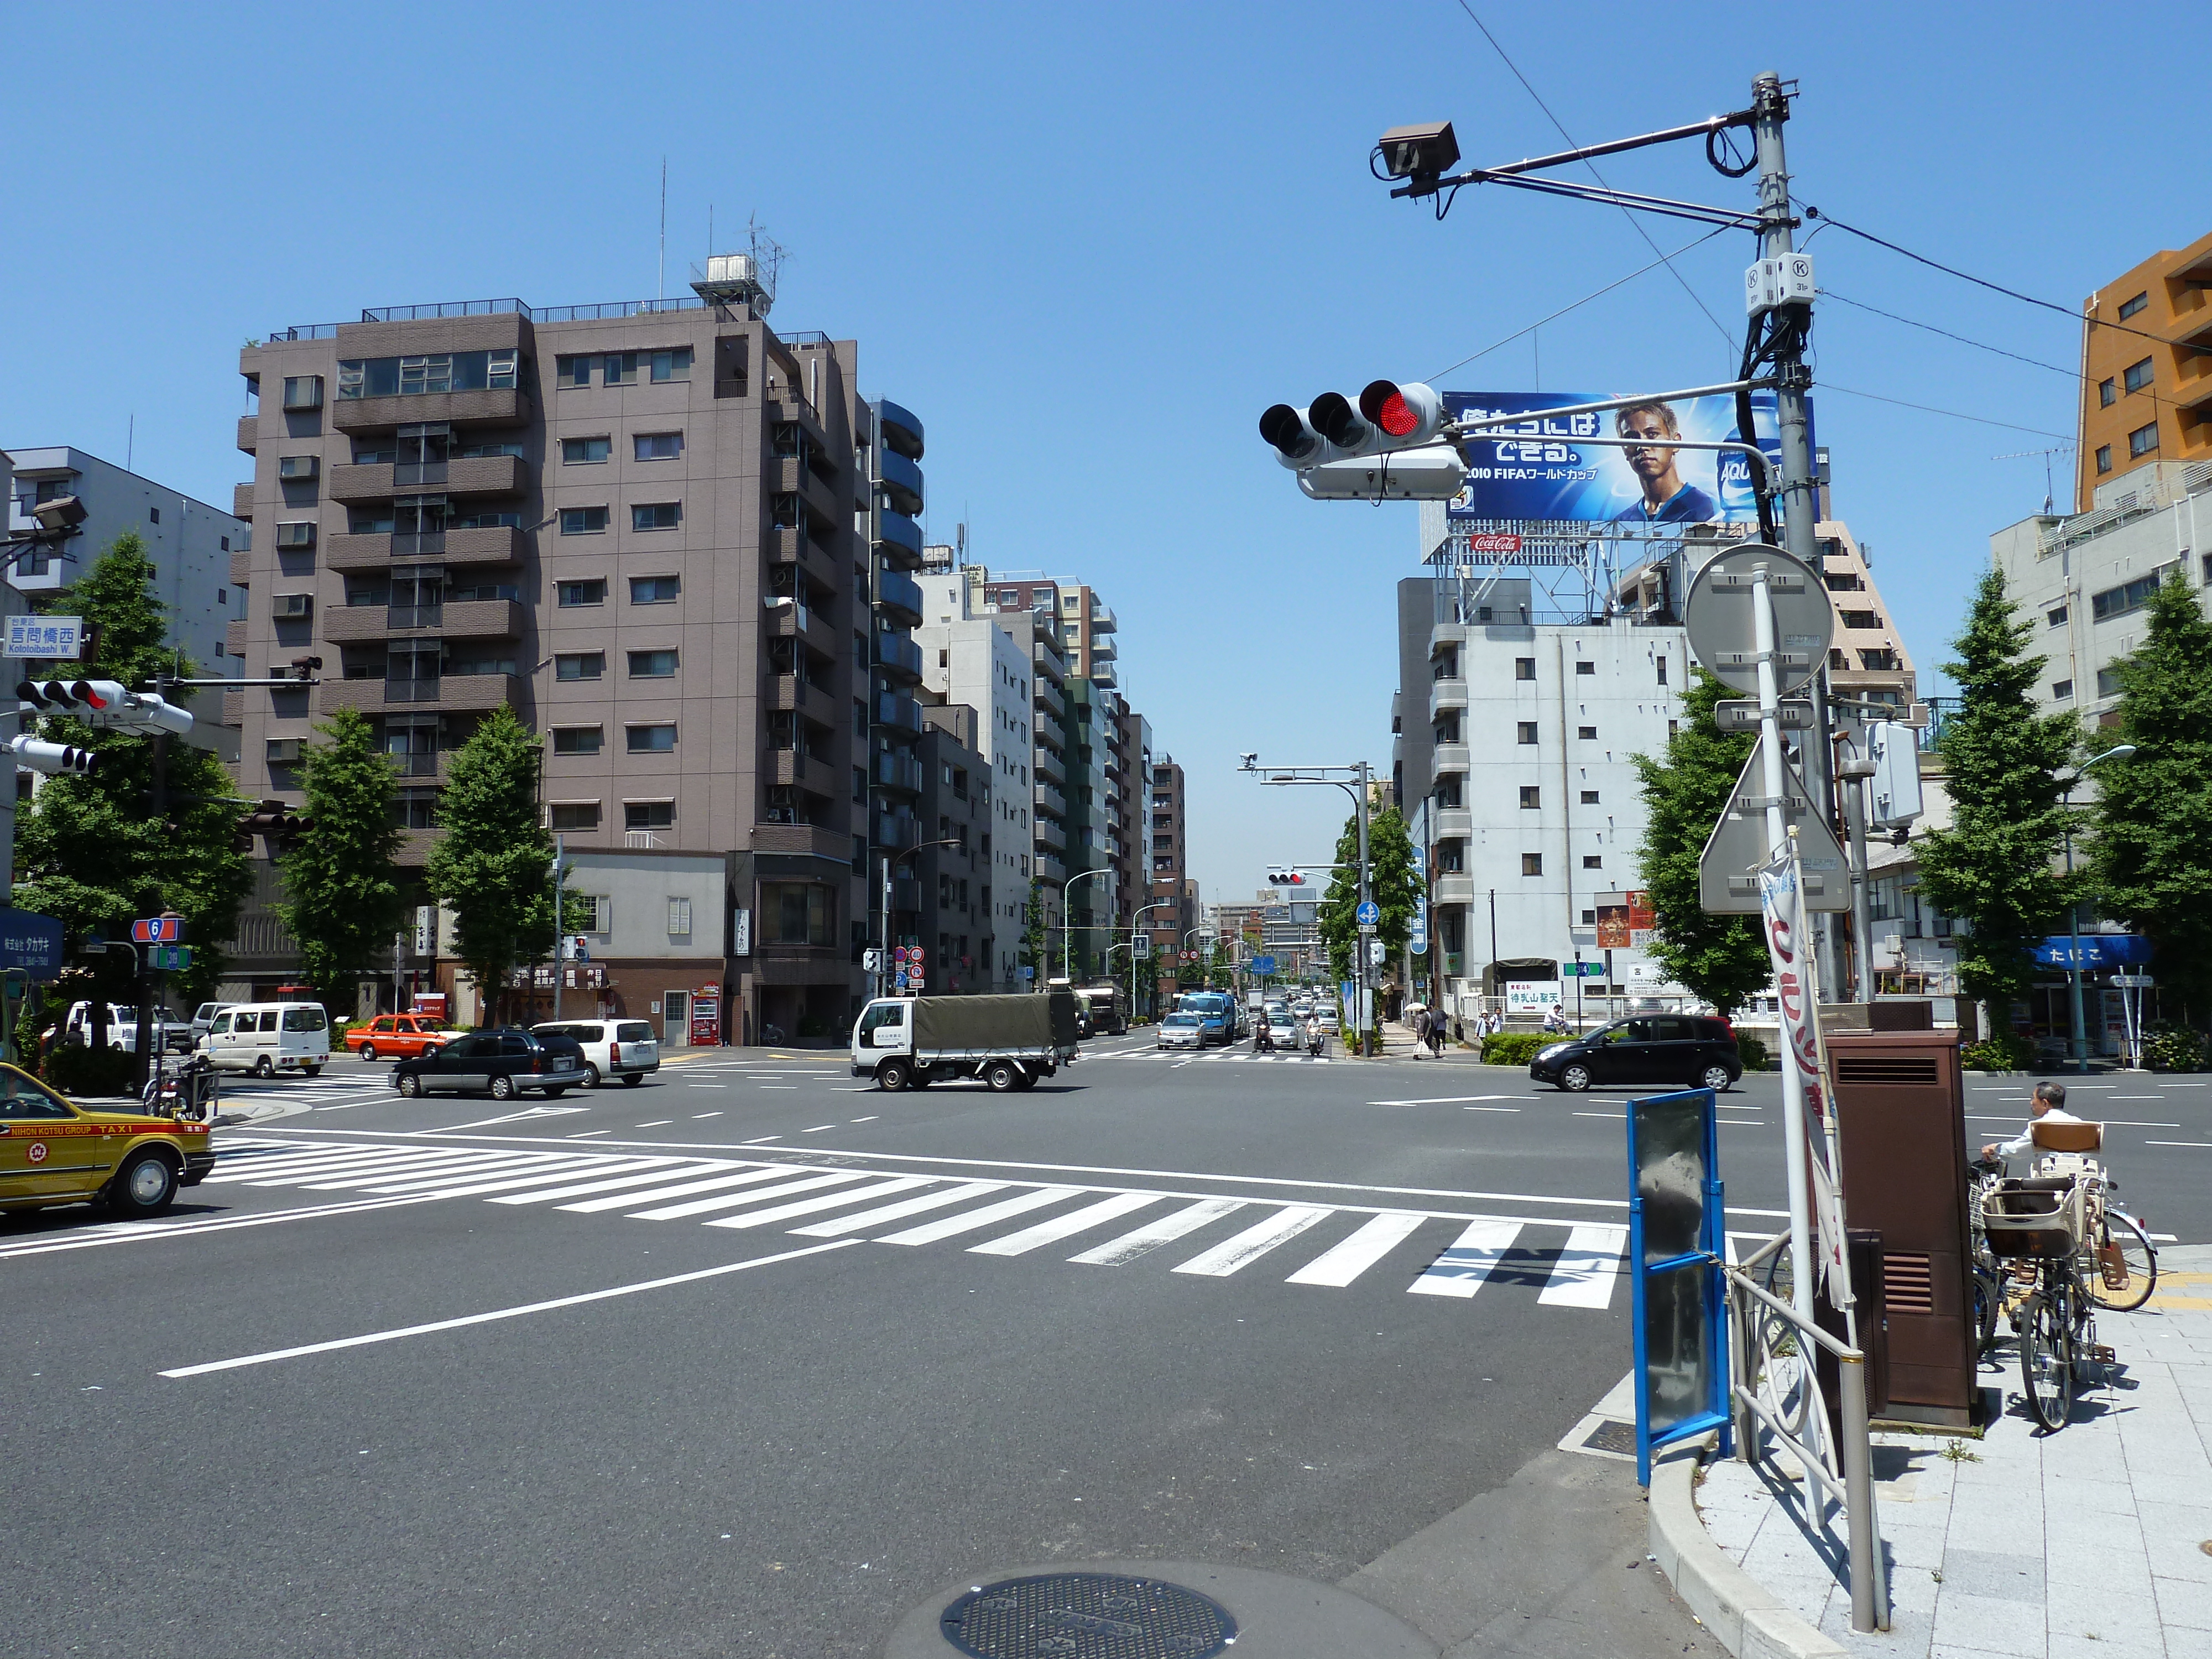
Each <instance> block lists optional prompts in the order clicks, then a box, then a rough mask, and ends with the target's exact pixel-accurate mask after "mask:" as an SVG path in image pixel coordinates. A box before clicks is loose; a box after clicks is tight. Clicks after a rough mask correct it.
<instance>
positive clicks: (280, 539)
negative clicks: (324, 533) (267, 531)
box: [276, 522, 315, 547]
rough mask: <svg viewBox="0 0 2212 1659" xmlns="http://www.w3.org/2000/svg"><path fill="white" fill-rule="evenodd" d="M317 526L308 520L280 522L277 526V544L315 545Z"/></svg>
mask: <svg viewBox="0 0 2212 1659" xmlns="http://www.w3.org/2000/svg"><path fill="white" fill-rule="evenodd" d="M314 544H315V526H313V524H309V523H306V522H295V523H292V524H280V525H278V526H276V545H277V546H279V547H313V545H314Z"/></svg>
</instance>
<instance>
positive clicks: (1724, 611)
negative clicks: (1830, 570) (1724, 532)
mask: <svg viewBox="0 0 2212 1659" xmlns="http://www.w3.org/2000/svg"><path fill="white" fill-rule="evenodd" d="M1761 565H1764V566H1765V567H1766V574H1767V581H1766V591H1767V593H1768V595H1769V596H1770V599H1771V603H1772V605H1773V607H1774V652H1775V661H1774V690H1775V692H1776V694H1777V695H1778V696H1789V695H1790V693H1791V692H1792V691H1795V690H1797V689H1798V688H1799V687H1801V686H1802V685H1804V684H1806V683H1807V682H1808V680H1810V679H1811V678H1813V676H1814V674H1815V673H1816V672H1818V671H1819V670H1820V664H1821V663H1822V662H1823V661H1824V660H1825V659H1826V657H1827V654H1828V647H1829V645H1830V644H1831V643H1832V641H1834V639H1835V637H1836V610H1835V607H1834V606H1833V605H1831V604H1830V603H1829V602H1828V590H1827V587H1826V584H1825V583H1823V582H1822V581H1821V580H1820V575H1819V574H1818V573H1817V572H1815V571H1814V570H1812V569H1810V568H1808V567H1807V566H1806V565H1805V564H1803V563H1802V562H1801V561H1799V560H1797V559H1795V558H1793V557H1791V556H1790V555H1789V554H1787V553H1784V551H1783V550H1781V549H1780V548H1778V547H1769V546H1768V545H1766V544H1765V543H1764V542H1753V543H1752V544H1750V545H1749V546H1747V547H1738V548H1734V549H1731V550H1729V551H1728V552H1726V553H1720V554H1716V555H1715V556H1713V558H1712V559H1711V561H1710V562H1707V564H1706V565H1705V568H1704V569H1702V570H1700V571H1699V572H1698V574H1697V579H1696V580H1694V581H1692V583H1691V584H1690V597H1689V598H1688V599H1687V600H1686V601H1685V602H1684V604H1683V606H1682V625H1683V628H1684V629H1686V631H1687V633H1688V634H1689V636H1690V649H1691V650H1692V651H1693V652H1694V653H1697V659H1698V660H1699V662H1700V663H1702V664H1704V665H1705V668H1706V669H1707V671H1710V672H1711V674H1713V675H1714V676H1715V677H1716V678H1718V679H1719V680H1721V681H1722V682H1723V684H1727V685H1728V686H1729V688H1730V689H1732V690H1737V691H1744V692H1748V693H1750V694H1751V695H1753V696H1757V695H1758V692H1759V656H1758V652H1759V641H1758V637H1757V629H1758V623H1757V621H1756V619H1755V617H1753V611H1752V607H1753V604H1754V603H1755V599H1756V595H1757V593H1758V588H1757V587H1756V586H1754V581H1753V578H1754V575H1755V573H1756V571H1757V569H1758V568H1759V566H1761Z"/></svg>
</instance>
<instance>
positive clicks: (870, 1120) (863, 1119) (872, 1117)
mask: <svg viewBox="0 0 2212 1659" xmlns="http://www.w3.org/2000/svg"><path fill="white" fill-rule="evenodd" d="M853 1121H854V1122H855V1123H873V1122H874V1121H876V1115H875V1114H873V1113H871V1114H870V1115H868V1116H866V1117H856V1118H854V1120H853Z"/></svg>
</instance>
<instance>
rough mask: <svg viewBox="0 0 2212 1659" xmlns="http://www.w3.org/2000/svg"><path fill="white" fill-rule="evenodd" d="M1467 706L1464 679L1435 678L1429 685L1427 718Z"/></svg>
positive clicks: (1432, 718)
mask: <svg viewBox="0 0 2212 1659" xmlns="http://www.w3.org/2000/svg"><path fill="white" fill-rule="evenodd" d="M1466 707H1467V682H1466V681H1465V680H1437V681H1435V682H1434V683H1433V684H1431V685H1430V687H1429V718H1430V719H1431V720H1435V719H1436V718H1437V716H1438V715H1440V714H1452V713H1455V712H1456V711H1457V710H1460V709H1462V708H1466Z"/></svg>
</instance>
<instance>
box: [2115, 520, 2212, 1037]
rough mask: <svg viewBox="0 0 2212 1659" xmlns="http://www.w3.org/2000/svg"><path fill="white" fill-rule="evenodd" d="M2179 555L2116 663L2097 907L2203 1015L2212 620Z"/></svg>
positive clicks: (2210, 900) (2207, 970) (2210, 975)
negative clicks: (2148, 943) (2125, 752)
mask: <svg viewBox="0 0 2212 1659" xmlns="http://www.w3.org/2000/svg"><path fill="white" fill-rule="evenodd" d="M2186 568H2187V566H2186V564H2185V563H2183V564H2178V565H2176V566H2174V567H2173V568H2172V571H2171V572H2170V573H2169V574H2168V575H2167V577H2166V582H2165V585H2164V586H2161V587H2160V589H2159V590H2158V592H2155V593H2154V594H2153V595H2152V596H2151V599H2150V604H2149V605H2148V610H2147V613H2146V617H2145V623H2146V625H2145V629H2144V633H2143V637H2142V643H2141V644H2140V645H2138V646H2137V647H2136V648H2135V650H2134V651H2133V652H2132V653H2130V654H2129V655H2128V656H2126V657H2124V658H2123V659H2121V660H2120V661H2119V662H2118V664H2117V665H2115V666H2116V669H2117V671H2118V674H2119V677H2120V702H2119V708H2118V714H2119V717H2120V719H2119V726H2118V729H2117V730H2113V729H2110V728H2107V729H2106V730H2103V731H2100V732H2098V733H2097V736H2098V738H2100V739H2106V738H2108V739H2110V740H2111V741H2112V743H2131V744H2135V746H2136V752H2135V753H2134V755H2133V756H2131V757H2129V758H2128V759H2127V760H2125V761H2107V762H2106V763H2104V764H2103V765H2102V766H2100V767H2098V768H2097V769H2096V771H2095V772H2094V774H2093V776H2094V777H2095V779H2096V781H2097V788H2098V792H2099V796H2098V800H2097V803H2096V805H2095V806H2094V808H2093V817H2094V821H2095V823H2096V844H2095V848H2094V849H2093V852H2092V854H2091V857H2090V878H2089V887H2090V890H2091V891H2092V892H2093V893H2094V894H2095V896H2096V898H2097V903H2098V908H2100V909H2102V910H2104V911H2106V912H2107V913H2109V914H2111V915H2115V916H2118V917H2120V918H2122V919H2123V920H2124V921H2126V922H2127V923H2128V925H2129V926H2130V927H2133V928H2134V929H2135V930H2136V932H2137V933H2142V934H2144V935H2146V936H2147V937H2148V938H2149V939H2151V940H2152V942H2153V943H2154V945H2155V946H2156V947H2157V951H2158V977H2159V983H2160V985H2161V986H2162V987H2167V988H2168V989H2170V990H2172V991H2174V992H2178V993H2179V999H2180V1001H2181V1003H2182V1005H2183V1006H2184V1007H2185V1008H2186V1009H2188V1010H2189V1011H2191V1012H2192V1013H2193V1014H2194V1016H2195V1017H2196V1018H2197V1019H2198V1020H2199V1021H2202V1020H2203V1018H2204V1017H2205V1014H2206V1012H2207V1010H2208V1009H2212V995H2208V993H2212V623H2208V622H2207V621H2206V620H2205V617H2204V612H2203V609H2202V608H2201V607H2200V605H2198V603H2197V594H2196V593H2195V592H2193V591H2192V590H2191V586H2190V585H2189V582H2188V580H2187V579H2186V578H2185V576H2184V574H2183V572H2184V571H2185V569H2186Z"/></svg>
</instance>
